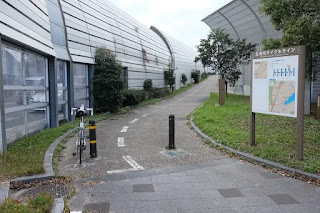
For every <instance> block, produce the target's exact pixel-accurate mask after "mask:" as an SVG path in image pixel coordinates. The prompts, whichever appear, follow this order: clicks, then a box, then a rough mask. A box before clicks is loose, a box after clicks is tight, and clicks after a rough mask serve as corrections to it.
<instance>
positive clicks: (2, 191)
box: [0, 182, 10, 204]
mask: <svg viewBox="0 0 320 213" xmlns="http://www.w3.org/2000/svg"><path fill="white" fill-rule="evenodd" d="M9 190H10V183H9V182H4V183H2V184H1V185H0V204H1V203H3V201H4V200H5V199H6V198H8V196H9Z"/></svg>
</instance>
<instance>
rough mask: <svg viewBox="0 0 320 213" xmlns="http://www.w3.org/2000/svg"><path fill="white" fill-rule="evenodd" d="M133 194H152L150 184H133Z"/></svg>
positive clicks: (152, 190) (152, 189)
mask: <svg viewBox="0 0 320 213" xmlns="http://www.w3.org/2000/svg"><path fill="white" fill-rule="evenodd" d="M132 187H133V192H154V188H153V185H152V184H134V185H133V186H132Z"/></svg>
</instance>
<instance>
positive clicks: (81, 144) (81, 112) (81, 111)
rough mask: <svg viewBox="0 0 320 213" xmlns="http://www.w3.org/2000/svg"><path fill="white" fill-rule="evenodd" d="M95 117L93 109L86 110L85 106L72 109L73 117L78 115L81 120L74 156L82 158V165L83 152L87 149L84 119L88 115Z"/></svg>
mask: <svg viewBox="0 0 320 213" xmlns="http://www.w3.org/2000/svg"><path fill="white" fill-rule="evenodd" d="M89 113H90V115H93V109H92V108H84V105H83V104H81V106H80V108H71V115H76V117H77V118H80V124H79V131H78V137H77V141H76V147H77V151H76V152H74V153H73V155H74V156H75V155H77V154H79V156H80V164H81V163H82V152H83V150H85V149H86V146H87V143H86V137H85V135H84V121H83V117H84V116H86V115H88V114H89Z"/></svg>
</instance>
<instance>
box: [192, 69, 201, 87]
mask: <svg viewBox="0 0 320 213" xmlns="http://www.w3.org/2000/svg"><path fill="white" fill-rule="evenodd" d="M199 77H200V71H199V70H194V71H192V72H191V78H192V79H193V80H194V83H196V84H197V83H199Z"/></svg>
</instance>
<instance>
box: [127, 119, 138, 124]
mask: <svg viewBox="0 0 320 213" xmlns="http://www.w3.org/2000/svg"><path fill="white" fill-rule="evenodd" d="M138 120H139V119H138V118H136V119H134V120H132V121H130V122H129V123H130V124H133V123H135V122H137V121H138Z"/></svg>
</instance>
